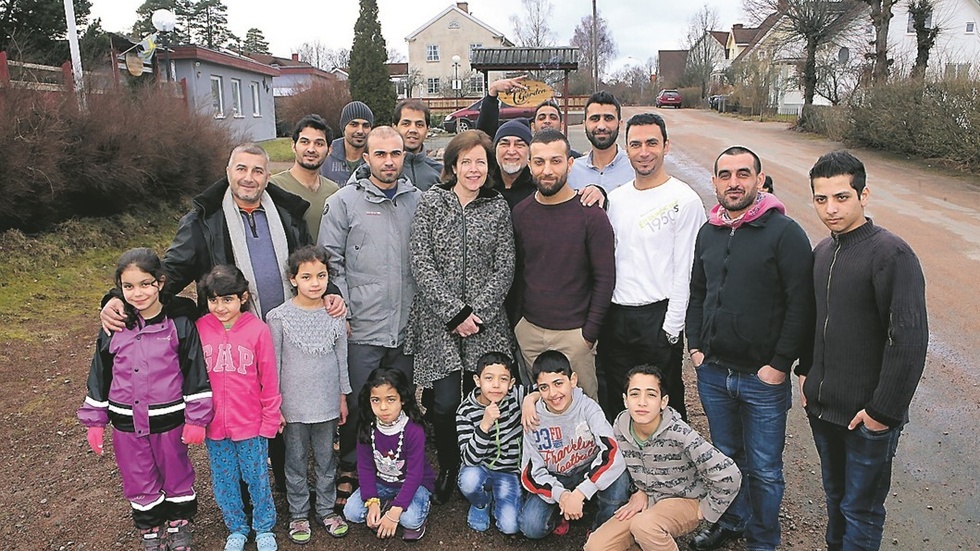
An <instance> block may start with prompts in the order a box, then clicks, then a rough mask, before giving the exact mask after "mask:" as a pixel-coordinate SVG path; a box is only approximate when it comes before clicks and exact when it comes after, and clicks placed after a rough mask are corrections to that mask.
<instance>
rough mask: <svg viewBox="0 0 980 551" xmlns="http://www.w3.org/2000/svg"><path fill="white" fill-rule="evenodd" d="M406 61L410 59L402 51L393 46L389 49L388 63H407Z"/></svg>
mask: <svg viewBox="0 0 980 551" xmlns="http://www.w3.org/2000/svg"><path fill="white" fill-rule="evenodd" d="M406 61H408V58H407V57H405V54H404V53H402V51H401V50H399V49H398V48H395V47H392V46H389V47H388V63H405V62H406Z"/></svg>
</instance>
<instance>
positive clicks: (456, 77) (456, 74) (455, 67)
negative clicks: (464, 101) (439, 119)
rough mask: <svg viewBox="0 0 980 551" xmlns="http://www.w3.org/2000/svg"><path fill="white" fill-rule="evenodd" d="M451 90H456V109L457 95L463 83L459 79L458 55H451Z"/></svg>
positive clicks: (457, 103)
mask: <svg viewBox="0 0 980 551" xmlns="http://www.w3.org/2000/svg"><path fill="white" fill-rule="evenodd" d="M453 90H454V91H455V92H456V109H459V96H460V93H462V91H463V83H462V82H460V81H459V56H458V55H454V56H453Z"/></svg>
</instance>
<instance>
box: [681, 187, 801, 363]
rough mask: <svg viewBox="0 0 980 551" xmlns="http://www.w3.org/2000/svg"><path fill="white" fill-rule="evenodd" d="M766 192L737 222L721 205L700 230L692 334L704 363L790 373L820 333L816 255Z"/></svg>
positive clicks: (693, 345) (690, 312)
mask: <svg viewBox="0 0 980 551" xmlns="http://www.w3.org/2000/svg"><path fill="white" fill-rule="evenodd" d="M759 197H760V199H759V200H758V201H757V203H756V205H755V206H753V207H752V208H750V209H749V211H748V212H746V214H745V216H743V217H742V218H741V219H740V220H738V221H736V222H735V223H734V224H731V223H727V222H726V220H725V218H724V213H723V212H722V210H723V209H722V208H721V205H717V206H715V207H714V208H713V209H712V210H711V213H710V215H709V217H708V222H707V223H705V224H704V225H703V226H701V230H700V231H698V237H697V241H696V242H695V245H694V267H693V269H692V272H691V299H690V302H689V303H688V307H687V316H686V321H685V329H686V330H685V333H686V334H687V339H688V347H689V348H690V349H691V350H694V349H697V350H700V351H701V352H702V353H704V355H705V361H708V362H712V363H716V364H718V365H720V366H722V367H725V368H729V369H734V370H736V371H740V372H744V373H756V372H757V371H758V370H759V368H761V367H762V366H764V365H770V366H772V367H773V368H775V369H778V370H779V371H782V372H784V373H788V372H789V370H790V368H791V367H792V365H793V362H795V361H796V360H797V359H798V358H800V357H801V355H803V354H804V351H805V350H809V349H810V346H809V344H808V340H809V339H811V338H812V337H813V319H814V305H813V300H814V299H813V252H812V251H811V250H810V240H809V239H808V238H807V236H806V233H805V232H804V231H803V228H801V227H800V226H799V224H797V223H796V222H794V221H793V220H792V219H791V218H789V217H788V216H786V215H785V214H783V213H784V212H785V207H783V204H782V203H780V202H779V200H778V199H776V198H775V196H773V195H770V194H767V193H760V194H759Z"/></svg>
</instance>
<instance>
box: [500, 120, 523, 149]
mask: <svg viewBox="0 0 980 551" xmlns="http://www.w3.org/2000/svg"><path fill="white" fill-rule="evenodd" d="M511 136H513V137H516V138H520V139H522V140H524V143H526V144H527V145H531V128H530V127H529V126H528V123H527V119H513V120H509V121H507V122H505V123H504V124H503V125H501V126H500V128H498V129H497V133H496V134H494V135H493V146H494V147H497V143H498V142H500V140H501V139H503V138H508V137H511Z"/></svg>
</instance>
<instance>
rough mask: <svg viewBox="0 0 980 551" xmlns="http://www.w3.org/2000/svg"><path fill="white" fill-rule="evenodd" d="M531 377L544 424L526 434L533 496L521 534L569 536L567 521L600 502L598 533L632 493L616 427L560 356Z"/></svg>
mask: <svg viewBox="0 0 980 551" xmlns="http://www.w3.org/2000/svg"><path fill="white" fill-rule="evenodd" d="M531 375H532V377H533V379H534V381H535V382H536V383H537V390H538V392H540V394H541V399H540V401H539V402H538V404H537V407H536V409H535V411H536V413H537V415H538V419H539V424H538V426H537V427H536V428H535V429H533V430H529V431H526V432H525V433H524V457H523V459H522V463H521V484H522V485H523V486H524V488H525V489H526V490H527V491H528V492H530V495H528V497H527V499H526V500H525V501H524V506H523V507H522V508H521V514H520V517H519V523H520V527H521V532H523V533H524V535H525V536H527V537H528V538H530V539H540V538H543V537H545V536H547V535H548V534H549V533H552V532H554V533H555V535H556V536H562V535H565V534H566V533H567V532H568V521H569V520H578V519H580V518H582V506H583V504H584V502H585V501H586V500H591V499H593V498H597V499H598V506H599V510H598V512H597V513H596V518H595V521H594V522H593V525H592V528H593V529H595V528H596V527H597V526H599V525H601V524H602V523H604V522H606V521H607V520H609V518H610V517H612V515H613V513H615V511H616V510H617V509H618V508H619V507H620V506H621V505H622V504H623V503H625V502H626V498H627V495H628V490H629V478H628V477H627V476H626V464H625V462H624V461H623V456H622V454H621V453H620V451H619V445H618V443H617V442H616V439H615V438H614V437H613V430H612V427H611V426H609V421H607V420H606V417H605V414H603V413H602V409H601V408H600V407H599V404H597V403H596V402H595V401H594V400H592V399H591V398H589V397H588V396H586V395H585V393H583V392H582V390H581V389H580V388H578V386H577V384H578V376H577V375H576V374H575V373H572V366H571V364H570V363H569V361H568V358H566V357H565V355H564V354H562V353H561V352H558V351H556V350H548V351H546V352H544V353H542V354H541V355H540V356H538V358H537V359H536V360H535V361H534V366H533V368H532V370H531ZM556 506H557V507H558V508H559V512H560V513H561V514H560V515H556V514H555V512H556V511H555V507H556ZM559 519H560V521H559ZM556 525H557V526H556Z"/></svg>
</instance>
